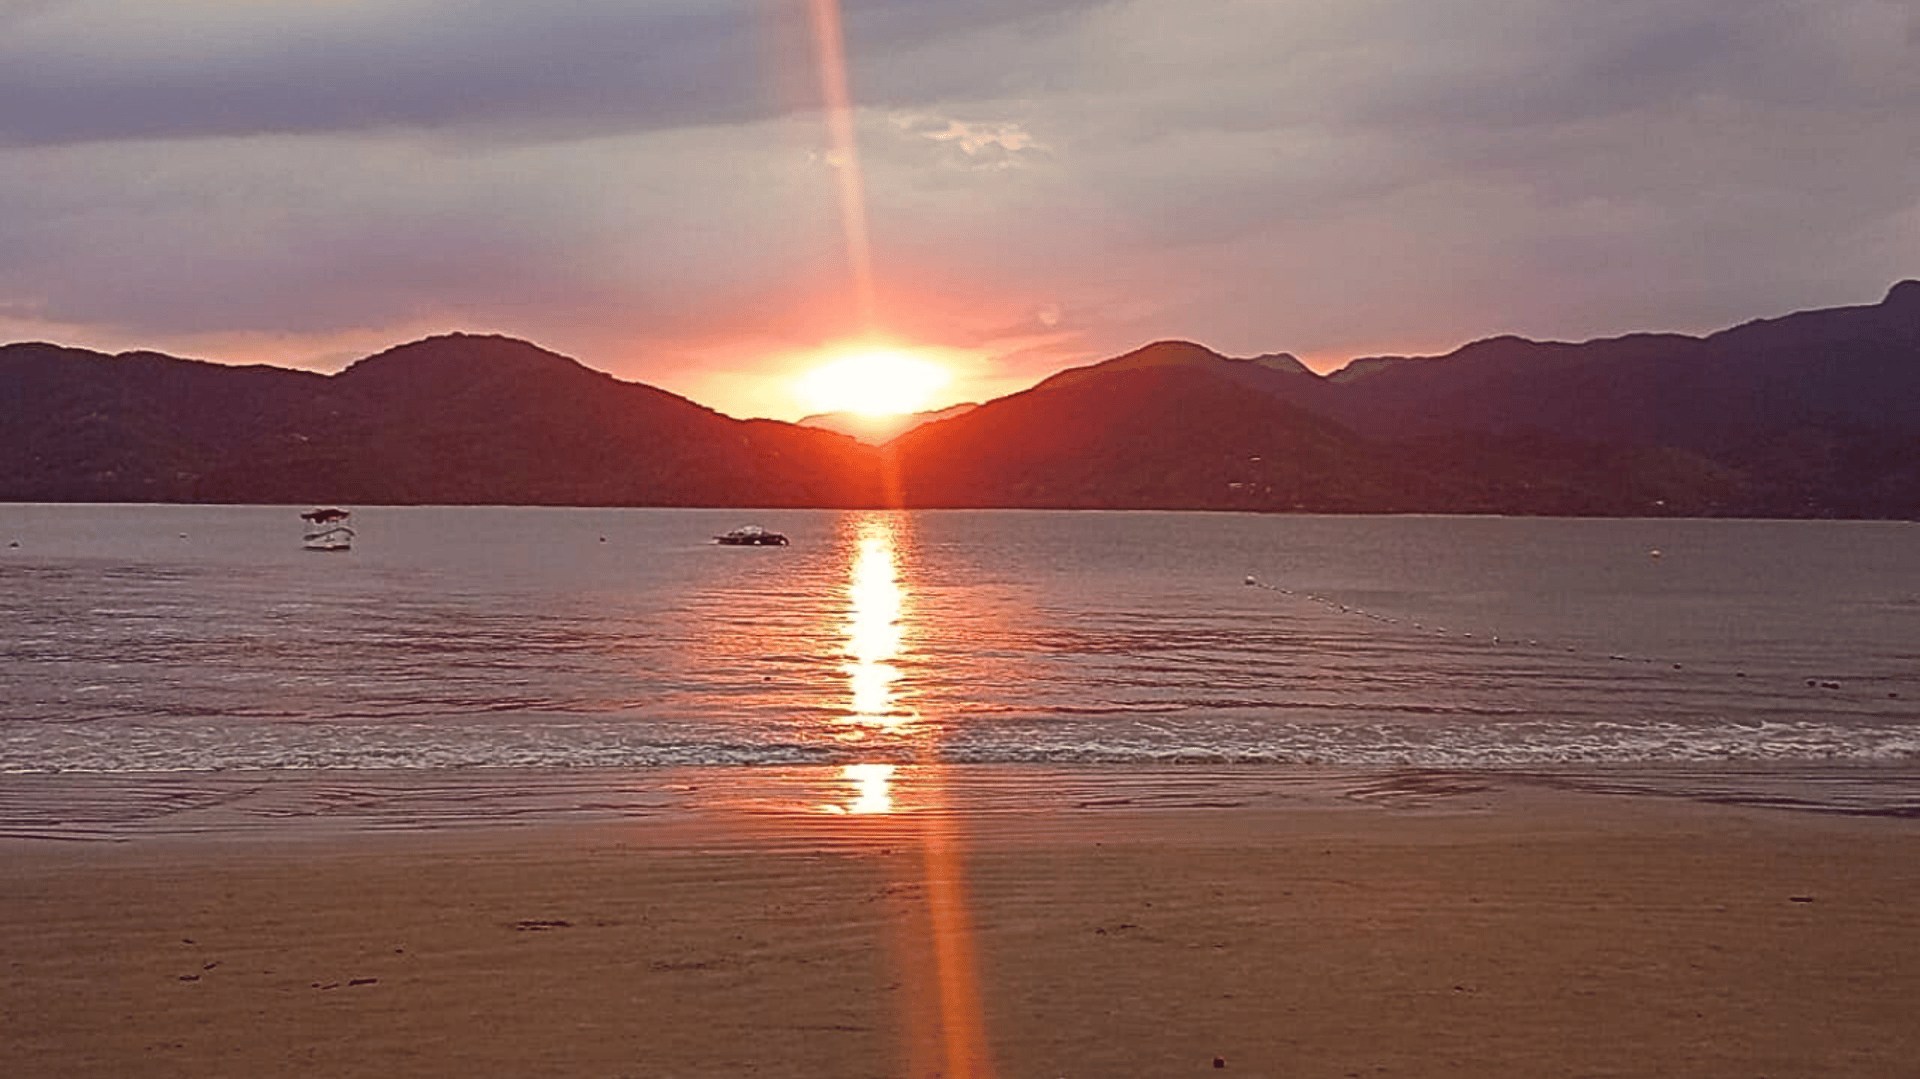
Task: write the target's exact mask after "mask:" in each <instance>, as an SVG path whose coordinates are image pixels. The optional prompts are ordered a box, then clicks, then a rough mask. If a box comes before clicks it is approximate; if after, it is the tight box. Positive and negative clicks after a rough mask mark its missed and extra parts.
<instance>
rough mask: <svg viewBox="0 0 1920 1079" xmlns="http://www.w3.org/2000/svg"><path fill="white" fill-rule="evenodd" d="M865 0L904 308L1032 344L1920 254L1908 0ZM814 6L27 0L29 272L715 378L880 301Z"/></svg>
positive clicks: (1729, 290)
mask: <svg viewBox="0 0 1920 1079" xmlns="http://www.w3.org/2000/svg"><path fill="white" fill-rule="evenodd" d="M845 7H846V12H845V23H846V28H847V34H848V44H847V50H848V55H849V58H850V60H851V62H852V68H853V69H852V71H851V72H850V84H851V88H852V92H853V96H854V98H855V100H856V103H857V104H858V105H859V107H860V112H859V117H858V119H859V132H860V156H861V160H862V162H863V164H864V179H865V191H866V196H867V207H868V213H869V232H870V235H871V237H872V241H873V244H874V260H875V265H876V268H877V272H878V286H879V289H880V292H881V298H882V307H883V309H884V310H885V312H886V314H887V319H888V323H889V326H890V328H892V329H893V330H894V331H895V332H896V333H898V334H900V335H902V336H906V337H911V338H913V339H916V340H924V341H927V342H935V343H944V344H949V345H953V346H955V347H965V348H976V349H986V350H989V351H990V352H992V353H993V354H995V355H999V356H1002V357H1003V360H1002V361H1001V363H1000V366H999V370H1001V371H1002V372H1007V373H1015V372H1017V373H1019V374H1021V375H1026V374H1043V373H1045V370H1044V368H1045V367H1046V366H1047V365H1050V364H1051V365H1058V364H1064V363H1068V362H1085V361H1087V360H1091V359H1097V358H1099V357H1101V356H1103V355H1111V354H1114V353H1117V352H1119V351H1123V350H1125V349H1128V348H1132V347H1135V346H1137V345H1139V344H1141V343H1144V342H1145V341H1147V340H1152V339H1156V338H1162V337H1185V338H1191V339H1197V340H1200V341H1203V342H1205V343H1207V344H1209V345H1212V346H1213V347H1216V348H1219V349H1222V350H1223V351H1228V352H1232V353H1237V354H1256V353H1261V352H1272V351H1279V350H1283V349H1284V350H1291V351H1295V352H1299V353H1305V354H1312V355H1316V356H1319V357H1321V358H1322V359H1323V360H1326V359H1337V358H1342V357H1344V356H1351V355H1358V354H1365V353H1369V352H1379V351H1404V350H1413V349H1422V350H1438V349H1445V348H1450V347H1453V346H1454V345H1457V344H1460V343H1463V342H1464V341H1465V340H1467V339H1469V338H1471V337H1474V336H1480V335H1483V334H1488V333H1493V332H1502V331H1514V332H1522V333H1529V334H1531V335H1534V336H1547V337H1563V338H1567V337H1580V336H1592V335H1598V334H1606V333H1618V332H1625V331H1627V330H1632V329H1640V328H1653V329H1682V330H1704V329H1712V328H1715V327H1717V326H1720V325H1725V324H1727V323H1730V322H1734V321H1739V320H1741V319H1745V318H1750V317H1756V316H1761V315H1767V314H1773V313H1779V312H1782V311H1785V310H1790V309H1793V308H1796V307H1807V306H1817V305H1824V304H1831V303H1857V302H1865V301H1867V300H1871V299H1873V298H1876V297H1877V296H1878V295H1879V294H1880V292H1881V291H1882V290H1883V289H1884V288H1885V287H1886V285H1887V284H1888V283H1889V282H1891V281H1892V280H1894V279H1896V278H1898V277H1902V276H1913V275H1915V274H1916V273H1917V272H1920V269H1916V259H1915V255H1914V252H1915V251H1916V250H1920V156H1916V155H1915V154H1914V153H1913V152H1912V148H1913V147H1914V146H1916V145H1920V119H1916V118H1917V117H1920V70H1917V65H1920V59H1916V57H1917V56H1920V50H1917V49H1916V41H1915V18H1914V13H1913V10H1912V5H1911V4H1910V3H1908V2H1906V0H1618V2H1614V3H1608V4H1584V5H1577V4H1567V3H1564V2H1562V0H1452V2H1448V3H1440V4H1425V5H1409V4H1405V3H1402V2H1398V0H1393V2H1389V0H1289V2H1287V3H1256V2H1239V0H1104V2H1096V0H1047V2H1038V0H948V2H942V3H938V4H932V3H925V2H921V0H865V2H849V3H847V4H846V5H845ZM804 9H805V5H804V3H801V2H799V0H737V2H734V3H725V2H719V0H648V2H646V3H633V2H631V0H618V2H616V0H578V2H573V3H567V4H557V5H547V6H545V7H540V6H535V5H503V4H499V3H497V2H494V0H331V2H329V3H325V4H312V3H291V2H288V3H267V2H252V3H248V2H238V0H171V2H169V3H166V4H148V3H137V2H134V0H34V2H31V3H19V2H16V3H13V4H10V5H7V6H5V7H4V8H0V317H4V318H11V319H14V320H16V321H19V320H25V321H27V322H37V323H40V324H45V325H47V326H49V327H54V328H59V327H69V328H72V329H73V330H74V331H75V332H76V333H79V334H81V335H82V336H84V335H85V333H86V332H89V328H93V329H97V330H98V331H99V332H100V333H101V334H103V335H106V334H108V332H109V331H111V333H112V334H115V335H118V336H119V337H120V338H122V339H124V338H126V337H129V336H133V337H138V338H139V339H140V340H141V343H143V344H148V345H151V346H153V347H160V348H165V347H167V345H168V342H169V339H171V338H176V337H181V338H184V337H195V336H198V337H207V336H209V335H217V334H219V333H222V332H255V333H282V334H287V335H294V336H298V335H302V334H311V335H315V337H316V339H318V337H320V336H323V335H325V334H327V333H329V332H334V331H339V330H341V329H342V328H363V329H366V330H369V331H380V330H381V329H382V328H383V327H393V328H394V329H393V331H392V332H394V333H399V332H402V328H403V327H406V328H411V327H418V326H420V325H426V324H432V325H436V326H443V327H445V328H456V327H458V328H472V329H498V330H502V331H504V332H513V333H518V334H521V335H522V336H528V337H531V338H533V339H535V340H538V341H540V342H541V343H543V344H548V345H550V346H552V347H556V348H561V349H562V350H564V351H570V352H572V353H573V354H575V355H579V356H581V357H582V358H583V359H585V360H587V361H588V362H590V363H595V364H597V365H600V366H606V367H609V368H612V369H616V370H617V372H618V373H620V374H622V375H623V376H624V377H633V378H640V379H649V378H653V377H655V376H657V375H660V374H661V373H662V372H668V373H671V374H672V375H673V376H674V377H675V378H680V379H683V380H685V381H683V382H681V383H679V384H677V385H674V386H672V387H670V388H676V389H679V390H680V391H681V392H689V393H692V394H694V395H695V396H699V389H700V387H699V383H698V380H699V378H700V371H701V365H702V363H705V362H709V361H706V360H703V359H702V358H701V357H703V356H706V355H709V354H717V352H726V353H727V354H728V356H729V357H730V358H729V359H727V360H726V361H724V362H725V363H727V364H731V365H733V367H732V368H729V369H730V370H739V371H744V369H745V368H744V366H743V365H746V364H748V361H746V360H741V359H739V356H741V355H746V354H748V353H751V352H752V350H753V349H754V348H758V347H765V348H768V349H775V348H777V347H779V346H780V345H781V344H782V343H783V342H785V343H791V342H804V343H818V342H820V341H824V340H828V339H831V338H833V337H835V336H837V335H839V334H843V333H846V332H850V331H851V330H852V329H854V328H856V327H855V326H854V323H853V321H852V320H853V312H852V304H851V303H850V301H849V299H848V287H847V269H846V265H847V264H846V259H845V252H844V242H845V241H844V238H843V235H844V234H843V233H842V231H841V226H840V221H839V218H838V203H837V194H836V186H835V179H836V167H835V166H834V165H833V164H832V163H831V161H830V159H829V158H828V157H827V155H826V154H825V152H824V151H825V138H824V134H823V131H822V128H821V124H820V122H819V118H818V117H817V115H815V114H814V113H813V112H811V111H809V110H811V109H812V108H813V107H814V104H815V97H816V86H817V83H816V81H815V74H814V72H813V70H812V68H811V46H810V42H809V40H808V31H807V28H806V26H805V23H804ZM1041 311H1046V312H1050V314H1049V317H1048V319H1046V320H1044V321H1043V320H1040V319H1038V318H1037V316H1036V312H1041ZM75 343H82V344H84V343H86V342H85V341H84V340H80V341H76V342H75ZM716 350H717V352H716ZM221 358H232V359H237V360H244V359H251V358H252V357H247V356H232V357H221ZM711 362H714V363H720V362H721V361H711ZM741 377H742V378H744V375H742V376H741ZM730 392H731V391H730ZM709 403H713V404H715V405H717V406H719V407H723V408H733V409H736V410H751V409H752V408H756V407H765V406H750V405H746V404H740V403H736V402H731V401H722V400H714V401H710V402H709Z"/></svg>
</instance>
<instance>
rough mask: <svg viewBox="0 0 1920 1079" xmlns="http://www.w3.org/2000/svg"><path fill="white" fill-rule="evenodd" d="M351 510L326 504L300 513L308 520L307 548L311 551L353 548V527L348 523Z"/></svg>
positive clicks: (347, 549)
mask: <svg viewBox="0 0 1920 1079" xmlns="http://www.w3.org/2000/svg"><path fill="white" fill-rule="evenodd" d="M352 516H353V513H352V511H350V510H343V509H340V508H338V507H336V506H325V507H320V508H316V509H311V510H308V511H307V512H305V513H303V514H301V515H300V519H301V520H303V521H305V522H307V534H306V548H307V550H309V551H351V550H353V528H352V526H350V525H348V524H347V519H348V518H349V517H352Z"/></svg>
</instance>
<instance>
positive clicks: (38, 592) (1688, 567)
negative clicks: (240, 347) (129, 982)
mask: <svg viewBox="0 0 1920 1079" xmlns="http://www.w3.org/2000/svg"><path fill="white" fill-rule="evenodd" d="M298 512H299V509H298V508H293V507H204V506H31V505H5V506H0V585H3V586H4V587H0V626H4V627H6V628H5V629H4V631H0V634H3V636H0V773H14V774H22V773H57V772H89V773H102V772H104V773H127V772H140V773H154V772H210V771H215V770H228V771H231V770H263V769H328V770H343V769H351V770H401V771H409V770H421V769H447V768H462V767H465V768H474V767H477V768H522V769H524V768H534V769H542V768H560V767H565V768H594V767H606V768H632V767H659V766H683V765H684V766H723V765H737V764H757V765H810V764H817V765H828V766H834V767H847V766H853V767H887V766H890V765H893V766H911V765H926V764H929V763H941V764H969V763H979V764H1028V765H1046V766H1054V767H1074V766H1081V765H1152V766H1163V765H1173V764H1177V765H1183V766H1184V765H1239V764H1276V763H1277V764H1287V765H1318V766H1323V767H1324V766H1336V767H1337V766H1358V767H1376V766H1383V765H1385V766H1398V765H1405V766H1413V767H1435V768H1467V769H1473V768H1526V767H1538V766H1561V765H1586V764H1598V765H1622V764H1628V765H1632V764H1696V765H1698V764H1756V765H1769V764H1781V765H1800V764H1810V763H1818V762H1843V763H1861V764H1881V765H1904V764H1910V763H1913V762H1915V761H1916V760H1920V527H1916V526H1914V525H1911V524H1903V523H1869V522H1754V521H1666V520H1659V521H1655V520H1637V521H1611V520H1592V521H1587V520H1581V521H1569V520H1538V519H1505V518H1441V517H1432V518H1422V517H1386V518H1376V517H1352V518H1337V517H1289V516H1254V515H1232V514H1197V513H1054V512H1017V511H947V512H909V513H887V512H849V513H841V512H826V511H767V512H740V511H701V510H589V509H525V508H430V507H410V508H378V507H375V508H365V509H360V510H358V511H357V512H356V514H355V520H354V524H355V525H356V527H357V528H358V529H359V541H358V543H357V545H356V547H355V549H354V550H352V551H351V552H345V553H337V554H319V553H310V552H306V551H303V550H302V549H301V548H300V544H299V534H300V525H301V522H300V521H299V519H298V516H297V514H298ZM747 522H756V523H760V524H764V525H766V526H768V527H770V528H775V529H779V530H782V531H784V532H786V533H787V534H788V535H790V536H791V537H792V539H793V544H792V546H790V547H786V548H728V547H719V546H716V545H714V544H713V543H712V542H711V537H712V535H713V534H715V533H717V532H721V531H724V530H726V529H727V528H730V527H732V526H735V525H738V524H742V523H747ZM13 544H17V546H13Z"/></svg>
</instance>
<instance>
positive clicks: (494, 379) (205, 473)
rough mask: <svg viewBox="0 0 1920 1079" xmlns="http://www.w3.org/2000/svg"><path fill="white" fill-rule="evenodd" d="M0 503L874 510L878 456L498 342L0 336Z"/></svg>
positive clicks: (824, 435) (826, 435)
mask: <svg viewBox="0 0 1920 1079" xmlns="http://www.w3.org/2000/svg"><path fill="white" fill-rule="evenodd" d="M0 385H5V386H7V387H8V390H9V392H8V393H7V394H6V395H5V396H4V398H0V400H4V402H5V403H4V405H0V410H4V411H0V432H3V433H0V462H4V463H0V497H5V498H9V499H14V500H29V499H35V500H62V501H64V500H73V501H199V502H209V501H212V502H311V501H340V502H358V503H374V504H394V503H416V502H434V503H449V504H465V503H500V504H551V505H687V506H701V505H739V506H812V505H871V504H874V503H875V501H876V498H877V493H878V490H879V489H878V487H877V485H876V482H875V472H874V467H873V462H872V459H871V454H870V452H869V451H868V450H867V448H866V447H863V446H861V445H859V444H858V443H855V442H854V441H853V440H851V439H848V438H845V437H843V436H840V435H836V434H833V433H831V432H827V431H819V430H814V429H810V428H800V427H795V426H793V425H790V424H783V423H773V422H769V421H764V420H761V421H741V420H735V419H730V418H728V417H726V416H722V415H721V414H719V413H717V412H714V411H712V410H711V409H707V408H703V407H702V406H700V405H696V404H694V403H693V402H691V401H688V400H686V399H684V398H681V397H676V396H674V395H672V394H669V393H666V392H664V391H661V390H657V389H654V388H652V387H649V386H642V385H639V384H636V383H628V382H621V381H618V380H616V379H614V378H612V377H611V376H609V375H605V374H602V373H600V372H597V371H592V370H589V369H588V368H586V367H583V366H581V365H580V364H578V363H575V362H574V361H572V360H569V359H567V358H565V357H562V356H558V355H555V354H554V353H551V352H547V351H545V350H542V349H539V348H535V347H534V346H532V345H529V344H527V343H525V342H522V341H515V340H512V339H509V338H504V337H476V336H468V335H462V334H454V335H450V336H445V337H435V338H430V339H428V340H425V341H420V342H416V343H414V344H410V345H402V346H400V347H399V348H395V349H391V350H389V351H387V352H383V353H381V354H379V355H377V356H372V357H369V358H367V359H365V360H361V361H360V362H359V363H356V364H354V365H353V366H352V367H350V368H348V369H347V370H345V371H343V372H341V373H340V374H338V375H334V376H331V377H328V376H321V375H311V374H304V373H297V372H290V371H281V370H275V369H272V368H230V367H220V366H217V365H213V364H205V363H197V362H194V361H190V360H178V359H172V358H169V357H162V356H155V355H148V354H128V355H124V356H118V357H113V356H103V355H99V354H96V353H89V352H82V351H79V350H73V349H59V348H55V347H53V346H48V345H12V346H7V347H6V348H4V349H0Z"/></svg>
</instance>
